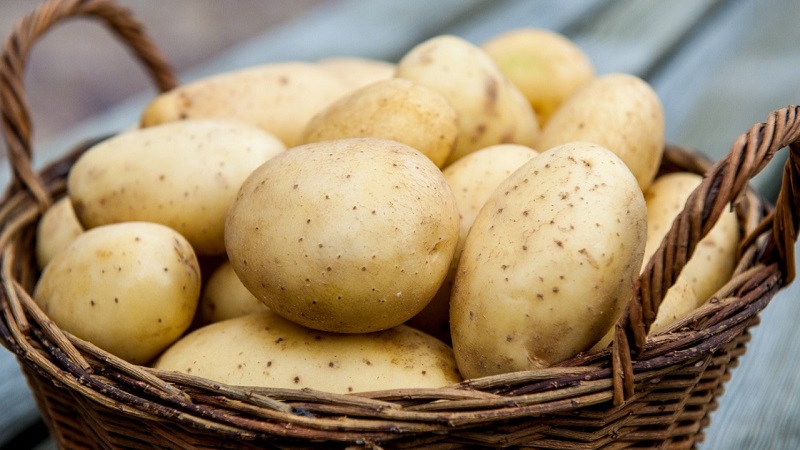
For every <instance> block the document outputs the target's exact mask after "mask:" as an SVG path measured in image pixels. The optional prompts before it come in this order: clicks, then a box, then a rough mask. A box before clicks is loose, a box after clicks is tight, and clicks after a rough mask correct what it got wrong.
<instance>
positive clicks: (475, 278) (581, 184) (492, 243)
mask: <svg viewBox="0 0 800 450" xmlns="http://www.w3.org/2000/svg"><path fill="white" fill-rule="evenodd" d="M646 220H647V219H646V211H645V203H644V198H643V195H642V192H641V190H640V189H639V187H638V185H637V184H636V179H635V178H634V177H633V175H632V174H631V172H630V170H629V169H628V168H627V167H626V166H625V163H624V162H622V160H620V159H619V158H618V157H617V156H616V155H614V154H613V153H612V152H611V151H609V150H607V149H604V148H602V147H600V146H598V145H595V144H591V143H586V142H577V143H570V144H564V145H563V146H559V147H556V148H553V149H550V150H548V151H545V152H543V153H540V154H539V155H537V156H536V157H535V158H533V159H531V160H530V161H529V162H527V163H526V164H525V165H523V166H522V167H521V168H520V169H518V170H517V171H515V172H514V173H513V174H512V175H511V176H510V177H508V178H507V179H506V180H505V181H503V183H501V184H500V186H498V188H497V189H496V190H495V192H494V194H493V195H492V196H491V198H490V199H489V200H488V201H487V202H486V204H485V205H484V207H483V208H482V209H481V210H480V212H479V213H478V216H477V217H476V218H475V222H474V223H473V225H472V228H471V229H470V232H469V234H468V235H467V239H466V241H465V243H464V250H463V253H462V255H461V259H460V261H459V265H458V272H457V274H456V280H455V284H454V286H453V295H452V297H451V299H450V301H451V305H450V308H451V309H450V311H451V314H450V326H451V330H452V338H453V349H454V351H455V355H456V361H457V363H458V367H459V370H460V371H461V374H462V375H463V376H464V377H465V378H473V377H480V376H485V375H494V374H500V373H506V372H515V371H520V370H529V369H538V368H543V367H548V366H551V365H553V364H555V363H558V362H561V361H563V360H565V359H567V358H570V357H571V356H574V355H575V354H577V353H579V352H581V351H584V350H587V349H588V348H590V347H591V346H592V345H593V344H595V343H596V342H597V341H598V340H600V338H602V337H603V334H604V333H605V332H606V330H608V329H609V327H610V326H611V325H612V324H613V323H614V321H615V320H617V318H618V317H619V314H620V312H621V311H622V308H623V307H624V305H626V304H627V301H628V299H629V298H630V294H631V289H632V286H633V280H634V277H635V276H636V275H637V274H638V271H639V268H640V267H641V264H642V255H643V253H644V245H645V239H646V227H647V223H646Z"/></svg>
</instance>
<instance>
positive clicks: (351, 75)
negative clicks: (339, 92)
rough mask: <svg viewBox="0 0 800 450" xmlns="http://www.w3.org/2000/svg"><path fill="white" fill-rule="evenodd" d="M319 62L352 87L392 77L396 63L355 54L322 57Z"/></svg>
mask: <svg viewBox="0 0 800 450" xmlns="http://www.w3.org/2000/svg"><path fill="white" fill-rule="evenodd" d="M317 64H318V65H319V66H320V67H322V68H323V69H325V70H327V71H329V72H330V73H332V74H334V75H336V76H337V77H339V79H341V80H342V81H344V82H345V83H346V84H347V85H348V86H350V87H351V88H352V89H358V88H362V87H364V86H367V85H369V84H372V83H374V82H376V81H381V80H386V79H389V78H392V77H393V76H394V71H395V64H394V63H391V62H389V61H383V60H380V59H373V58H363V57H355V56H331V57H329V58H323V59H320V60H319V61H317Z"/></svg>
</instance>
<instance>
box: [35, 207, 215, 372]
mask: <svg viewBox="0 0 800 450" xmlns="http://www.w3.org/2000/svg"><path fill="white" fill-rule="evenodd" d="M199 296H200V268H199V265H198V262H197V258H196V256H195V253H194V251H193V250H192V247H191V246H190V245H189V243H188V242H187V241H186V239H184V238H183V236H181V235H180V234H178V233H177V232H176V231H174V230H172V229H170V228H168V227H165V226H163V225H159V224H155V223H148V222H125V223H119V224H113V225H106V226H102V227H97V228H93V229H91V230H87V231H85V232H84V233H82V234H81V235H80V236H78V237H76V238H75V239H74V240H73V241H72V242H71V243H70V244H69V246H67V248H66V249H64V251H62V252H60V253H58V254H57V255H55V257H53V259H52V260H51V261H50V263H49V264H48V265H47V266H46V267H45V269H44V271H43V272H42V275H41V277H40V278H39V281H38V283H37V285H36V289H35V290H34V294H33V298H34V300H35V301H36V303H37V304H38V305H39V307H41V308H42V310H43V311H44V312H45V313H46V314H47V315H48V316H50V318H51V319H53V321H54V322H55V323H56V325H58V326H59V327H60V328H61V329H63V330H66V331H68V332H70V333H72V334H74V335H75V336H77V337H79V338H82V339H84V340H86V341H89V342H91V343H93V344H95V345H97V346H98V347H100V348H102V349H104V350H106V351H108V352H109V353H112V354H114V355H116V356H118V357H120V358H122V359H124V360H126V361H128V362H131V363H135V364H144V363H147V362H149V361H150V360H152V359H153V358H154V357H155V356H156V355H158V354H159V353H160V352H161V351H162V350H164V348H166V347H167V346H168V345H170V344H172V343H173V342H174V341H175V340H177V339H178V338H179V337H180V336H181V335H182V334H183V332H184V331H186V329H187V328H188V327H189V325H190V324H191V322H192V318H193V317H194V313H195V310H196V308H197V302H198V298H199Z"/></svg>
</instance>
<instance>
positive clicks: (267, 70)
mask: <svg viewBox="0 0 800 450" xmlns="http://www.w3.org/2000/svg"><path fill="white" fill-rule="evenodd" d="M350 90H351V87H350V86H349V85H348V84H347V83H345V82H344V81H342V80H341V79H340V78H339V77H338V76H336V75H334V74H332V73H329V71H327V70H325V69H324V68H322V67H319V66H317V65H316V64H313V63H306V62H281V63H272V64H265V65H263V66H257V67H251V68H247V69H241V70H237V71H231V72H225V73H222V74H218V75H213V76H210V77H206V78H201V79H199V80H195V81H192V82H189V83H186V84H183V85H181V86H178V87H177V88H175V89H173V90H171V91H169V92H165V93H163V94H160V95H159V96H158V97H156V98H155V99H153V100H152V101H151V102H150V104H148V105H147V106H146V107H145V110H144V111H143V113H142V117H141V125H142V126H143V127H150V126H153V125H158V124H160V123H164V122H172V121H176V120H184V119H198V118H216V119H228V120H236V121H241V122H245V123H248V124H251V125H255V126H258V127H260V128H262V129H264V130H265V131H267V132H269V133H270V134H272V135H274V136H276V137H277V138H278V139H280V140H281V141H282V142H283V143H284V144H285V145H286V146H287V147H293V146H295V145H298V144H299V143H300V135H301V133H302V132H303V128H305V126H306V123H307V122H308V121H309V120H310V119H311V118H312V117H313V116H314V115H315V114H317V113H318V112H319V111H321V110H322V109H323V108H325V107H326V106H328V105H329V104H330V103H332V102H333V101H334V100H336V99H338V98H339V97H340V96H342V95H344V94H346V93H347V92H349V91H350Z"/></svg>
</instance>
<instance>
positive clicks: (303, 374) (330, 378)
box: [154, 311, 461, 394]
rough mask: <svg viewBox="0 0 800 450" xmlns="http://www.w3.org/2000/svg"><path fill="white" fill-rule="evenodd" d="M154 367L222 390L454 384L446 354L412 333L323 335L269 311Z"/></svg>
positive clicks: (197, 335) (196, 335)
mask: <svg viewBox="0 0 800 450" xmlns="http://www.w3.org/2000/svg"><path fill="white" fill-rule="evenodd" d="M154 367H155V368H156V369H161V370H171V371H177V372H183V373H187V374H190V375H195V376H200V377H203V378H207V379H210V380H214V381H217V382H221V383H225V384H229V385H238V386H260V387H272V388H290V389H300V388H311V389H317V390H322V391H327V392H335V393H342V394H344V393H350V392H365V391H376V390H386V389H403V388H439V387H443V386H447V385H451V384H455V383H458V382H460V381H461V378H460V376H459V375H458V372H457V370H456V366H455V360H454V359H453V351H452V350H451V349H450V348H449V347H448V346H447V345H445V344H444V343H442V342H441V341H439V340H437V339H435V338H433V337H431V336H428V335H426V334H424V333H422V332H420V331H417V330H414V329H413V328H410V327H406V326H402V325H401V326H398V327H395V328H392V329H389V330H385V331H380V332H376V333H368V334H338V333H326V332H323V331H316V330H311V329H308V328H304V327H302V326H300V325H297V324H295V323H293V322H291V321H288V320H286V319H284V318H282V317H281V316H279V315H277V314H275V313H273V312H269V311H266V312H262V313H254V314H249V315H247V316H242V317H238V318H235V319H230V320H226V321H222V322H217V323H215V324H211V325H208V326H205V327H203V328H199V329H197V330H195V331H193V332H192V333H190V334H188V335H186V337H184V338H183V339H181V340H180V341H178V342H176V343H175V344H174V345H172V346H171V347H170V348H169V349H167V350H166V351H165V352H164V354H163V355H161V356H160V357H159V358H158V360H157V361H156V362H155V364H154Z"/></svg>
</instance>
